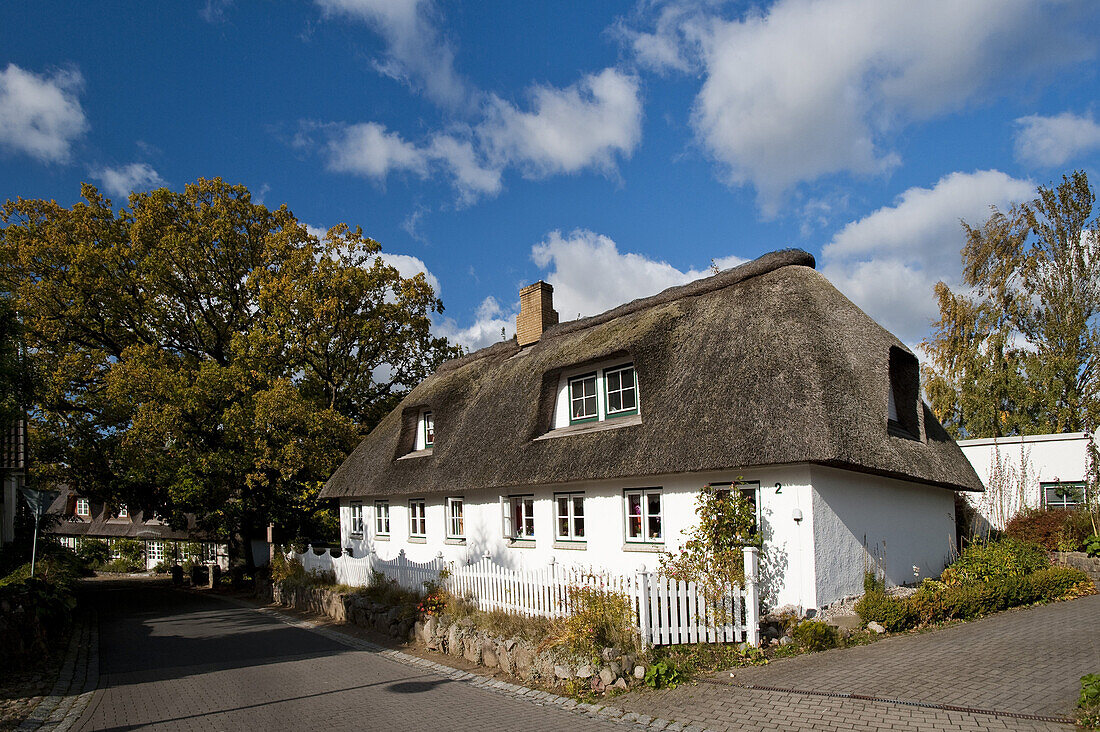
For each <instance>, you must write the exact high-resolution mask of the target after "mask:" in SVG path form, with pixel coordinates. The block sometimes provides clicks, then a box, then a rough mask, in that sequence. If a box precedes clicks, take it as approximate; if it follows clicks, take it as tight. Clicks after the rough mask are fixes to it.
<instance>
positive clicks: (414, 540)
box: [409, 536, 428, 544]
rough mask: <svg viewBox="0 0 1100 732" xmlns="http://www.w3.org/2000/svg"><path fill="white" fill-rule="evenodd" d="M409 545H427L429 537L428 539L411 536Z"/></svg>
mask: <svg viewBox="0 0 1100 732" xmlns="http://www.w3.org/2000/svg"><path fill="white" fill-rule="evenodd" d="M409 543H410V544H427V543H428V537H426V536H410V537H409Z"/></svg>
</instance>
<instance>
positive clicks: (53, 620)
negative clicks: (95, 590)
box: [0, 557, 76, 668]
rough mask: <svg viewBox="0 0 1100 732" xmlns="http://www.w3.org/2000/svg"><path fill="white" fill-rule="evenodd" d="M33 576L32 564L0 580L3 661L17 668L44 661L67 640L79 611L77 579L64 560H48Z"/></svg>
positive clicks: (43, 562)
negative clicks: (74, 588) (74, 590)
mask: <svg viewBox="0 0 1100 732" xmlns="http://www.w3.org/2000/svg"><path fill="white" fill-rule="evenodd" d="M40 567H41V570H40ZM29 574H30V565H29V564H28V565H24V566H23V567H20V568H18V569H16V570H15V572H12V573H11V574H9V575H8V576H7V577H4V578H3V579H0V607H3V608H4V612H2V613H0V658H2V659H4V661H5V663H9V664H10V663H12V662H14V663H15V667H16V668H19V667H21V666H23V667H28V666H30V665H32V664H34V663H36V662H39V661H41V660H42V659H43V658H44V657H46V656H47V655H48V654H49V653H50V651H51V650H53V649H54V648H55V647H56V645H57V644H58V642H59V641H62V640H63V639H64V637H65V633H66V631H67V630H68V627H69V623H70V622H71V619H72V611H73V608H75V607H76V600H75V599H74V598H73V593H72V582H73V580H74V579H75V575H74V574H73V573H72V571H71V568H70V566H68V565H66V564H65V562H64V560H61V561H54V560H53V559H52V558H51V557H46V558H44V560H43V561H42V562H41V563H36V564H35V576H34V577H30V576H29Z"/></svg>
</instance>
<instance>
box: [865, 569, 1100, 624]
mask: <svg viewBox="0 0 1100 732" xmlns="http://www.w3.org/2000/svg"><path fill="white" fill-rule="evenodd" d="M1091 593H1092V582H1091V580H1089V578H1088V576H1087V575H1086V574H1085V573H1084V572H1082V571H1081V570H1079V569H1072V568H1070V567H1048V568H1046V569H1040V570H1038V571H1036V572H1032V573H1031V574H1028V575H1025V576H1023V577H1019V576H1001V577H998V578H996V579H992V580H989V581H987V582H974V583H968V584H953V585H949V584H946V583H944V582H937V581H935V580H925V582H924V584H922V585H921V587H920V589H918V590H917V591H916V592H915V593H914V594H912V595H909V596H908V597H892V596H890V595H887V594H885V593H883V592H880V591H875V592H870V593H868V594H866V595H864V597H863V599H861V600H860V601H859V602H857V603H856V607H855V610H856V613H857V614H858V615H859V617H860V620H862V621H863V622H864V623H869V622H871V621H875V622H877V623H880V624H881V625H882V626H883V627H884V628H886V630H888V631H891V632H893V631H899V630H908V629H909V628H913V627H916V626H917V625H927V624H930V623H939V622H943V621H945V620H969V619H971V618H976V617H980V616H982V615H988V614H990V613H995V612H999V611H1001V610H1007V609H1008V608H1010V607H1018V606H1020V605H1031V604H1033V603H1036V602H1053V601H1055V600H1063V599H1068V598H1072V597H1079V596H1081V595H1087V594H1091Z"/></svg>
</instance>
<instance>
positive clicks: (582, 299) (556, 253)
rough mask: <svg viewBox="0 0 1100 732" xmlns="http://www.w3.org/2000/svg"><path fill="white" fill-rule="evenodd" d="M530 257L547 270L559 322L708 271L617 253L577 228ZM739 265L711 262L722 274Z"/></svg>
mask: <svg viewBox="0 0 1100 732" xmlns="http://www.w3.org/2000/svg"><path fill="white" fill-rule="evenodd" d="M531 258H532V259H533V260H534V262H535V264H536V265H538V266H539V267H540V268H541V269H544V270H547V275H546V278H545V279H546V281H547V282H549V283H550V284H552V285H553V286H554V307H555V309H556V310H557V311H558V314H559V315H560V317H561V319H562V320H573V319H574V318H576V317H577V316H578V314H579V315H580V316H581V317H585V316H588V315H595V314H597V313H602V312H604V311H605V310H610V309H611V308H613V307H616V306H618V305H622V304H623V303H626V302H630V301H631V300H636V299H637V298H639V297H647V296H649V295H654V294H656V293H658V292H660V291H661V290H664V289H666V288H669V287H672V286H674V285H682V284H684V283H685V282H690V281H692V280H696V279H699V278H700V277H706V276H708V275H709V274H710V270H709V269H703V270H694V269H692V270H688V271H687V272H682V271H680V270H678V269H676V268H675V267H673V266H672V265H671V264H668V263H667V262H659V261H655V260H652V259H649V258H648V257H646V256H645V255H642V254H635V253H633V252H620V251H619V249H618V247H617V246H616V244H615V242H614V241H613V240H611V239H610V238H609V237H607V236H604V235H603V234H597V233H595V232H592V231H586V230H582V229H578V230H575V231H573V232H571V233H570V234H569V235H568V236H562V234H561V232H560V231H552V232H550V233H549V234H548V235H547V237H546V239H544V240H543V241H542V242H540V243H538V244H536V245H535V246H534V247H532V249H531ZM744 261H745V260H743V259H741V258H739V257H723V258H721V259H716V260H715V263H716V264H717V265H718V267H719V268H721V269H725V268H727V267H732V266H734V265H737V264H740V263H742V262H744Z"/></svg>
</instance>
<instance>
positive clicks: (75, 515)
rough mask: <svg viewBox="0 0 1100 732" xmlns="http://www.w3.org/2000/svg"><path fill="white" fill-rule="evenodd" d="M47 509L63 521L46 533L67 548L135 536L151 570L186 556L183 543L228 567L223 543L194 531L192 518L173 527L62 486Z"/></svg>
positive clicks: (210, 559) (114, 554) (116, 540)
mask: <svg viewBox="0 0 1100 732" xmlns="http://www.w3.org/2000/svg"><path fill="white" fill-rule="evenodd" d="M49 512H50V513H56V514H60V515H61V516H62V520H61V521H60V522H59V523H57V524H55V525H53V526H51V527H50V528H49V529H47V533H48V534H50V535H52V536H53V537H55V538H56V539H57V540H58V541H59V542H61V544H62V545H63V546H67V547H69V548H70V549H74V550H75V549H78V548H79V547H80V544H81V542H83V541H84V540H86V539H102V540H104V541H106V542H107V543H108V544H109V545H112V546H113V545H114V544H116V542H118V540H120V539H137V540H138V541H141V542H144V544H145V566H146V569H152V568H153V567H155V566H157V565H158V564H160V563H161V562H162V561H167V562H169V563H171V562H172V561H173V560H175V559H178V560H179V561H180V562H182V561H183V560H185V559H187V556H186V547H185V545H186V544H197V545H199V548H200V549H201V554H202V556H201V559H202V560H203V561H206V562H217V563H218V564H219V565H220V566H221V568H222V569H223V570H228V569H229V559H228V554H227V551H226V545H225V544H224V543H219V542H217V541H211V540H210V539H209V538H207V537H205V536H204V535H203V534H201V533H199V532H197V531H196V530H195V529H194V525H193V524H194V522H193V521H191V524H192V525H191V527H189V528H188V529H187V530H185V531H181V530H177V529H173V528H172V527H171V526H169V525H168V524H167V523H166V522H163V521H161V520H160V519H159V518H157V517H156V516H155V515H153V516H146V515H145V514H144V512H142V511H136V512H134V513H131V512H130V511H128V510H127V509H126V507H125V506H118V507H113V508H112V507H111V506H108V505H107V504H105V503H101V502H99V501H93V500H92V499H90V498H86V497H84V496H80V495H77V494H75V493H73V492H72V491H71V490H69V489H68V488H64V487H63V488H62V489H61V493H60V494H59V495H58V497H57V499H56V500H55V501H54V502H53V504H52V505H51V506H50V509H49ZM112 556H113V557H116V558H117V557H118V556H119V554H118V552H117V551H112Z"/></svg>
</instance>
